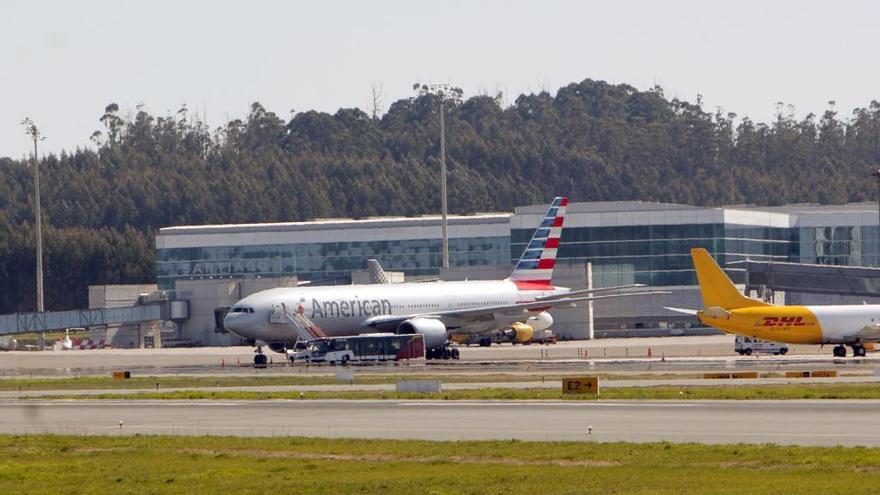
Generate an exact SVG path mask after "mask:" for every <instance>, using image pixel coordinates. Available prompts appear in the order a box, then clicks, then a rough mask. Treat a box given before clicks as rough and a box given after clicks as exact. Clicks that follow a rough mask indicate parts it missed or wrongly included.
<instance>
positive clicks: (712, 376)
mask: <svg viewBox="0 0 880 495" xmlns="http://www.w3.org/2000/svg"><path fill="white" fill-rule="evenodd" d="M703 378H705V379H707V380H730V373H703Z"/></svg>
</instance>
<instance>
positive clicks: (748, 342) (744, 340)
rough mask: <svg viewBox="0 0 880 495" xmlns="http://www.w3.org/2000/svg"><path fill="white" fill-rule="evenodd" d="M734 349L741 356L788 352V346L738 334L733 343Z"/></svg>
mask: <svg viewBox="0 0 880 495" xmlns="http://www.w3.org/2000/svg"><path fill="white" fill-rule="evenodd" d="M733 349H734V350H735V351H736V352H737V354H739V355H740V356H751V355H752V354H758V353H765V354H774V355H777V356H779V355H784V354H785V353H787V352H788V346H787V345H785V344H780V343H779V342H773V341H770V340H761V339H755V338H752V337H743V336H742V335H737V336H736V340H735V341H734V344H733Z"/></svg>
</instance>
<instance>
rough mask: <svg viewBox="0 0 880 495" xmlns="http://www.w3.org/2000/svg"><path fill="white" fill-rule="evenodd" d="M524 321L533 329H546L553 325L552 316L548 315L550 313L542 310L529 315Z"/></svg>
mask: <svg viewBox="0 0 880 495" xmlns="http://www.w3.org/2000/svg"><path fill="white" fill-rule="evenodd" d="M526 323H527V324H528V325H529V326H530V327H532V328H533V329H535V330H539V331H540V330H547V329H548V328H550V326H551V325H553V317H552V316H550V313H548V312H546V311H542V312H540V313H538V314H537V315H535V316H532V317H530V318H529V319H528V320H526Z"/></svg>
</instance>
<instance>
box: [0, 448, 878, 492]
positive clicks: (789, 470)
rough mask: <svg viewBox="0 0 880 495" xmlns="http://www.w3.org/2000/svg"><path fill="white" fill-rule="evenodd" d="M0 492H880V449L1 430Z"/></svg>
mask: <svg viewBox="0 0 880 495" xmlns="http://www.w3.org/2000/svg"><path fill="white" fill-rule="evenodd" d="M0 459H2V461H0V493H10V494H11V493H28V494H52V495H55V494H59V493H77V494H84V495H85V494H106V493H235V494H238V493H260V494H262V493H297V494H367V495H368V494H382V495H386V494H388V495H393V494H417V493H430V494H528V495H535V494H545V493H554V494H556V493H560V494H582V493H586V494H589V493H634V494H678V493H711V494H728V493H753V494H763V493H768V494H779V493H822V494H837V493H839V494H853V493H876V492H877V491H878V488H877V474H878V472H880V449H868V448H806V447H777V446H747V445H733V446H706V445H695V444H685V445H677V444H666V443H660V444H626V443H608V444H598V443H549V442H535V443H531V442H519V441H498V442H424V441H387V440H376V441H373V440H345V439H342V440H335V439H334V440H326V439H306V438H272V439H263V438H256V439H251V438H228V437H158V436H157V437H151V436H146V437H67V436H0Z"/></svg>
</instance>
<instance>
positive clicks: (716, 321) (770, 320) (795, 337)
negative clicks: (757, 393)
mask: <svg viewBox="0 0 880 495" xmlns="http://www.w3.org/2000/svg"><path fill="white" fill-rule="evenodd" d="M697 316H698V317H699V318H700V321H702V322H703V323H705V324H706V325H709V326H713V327H716V328H720V329H722V330H725V331H728V332H732V333H737V334H740V335H745V336H749V337H756V338H759V339H764V340H772V341H776V342H785V343H789V344H854V343H866V342H877V341H880V305H876V304H867V305H841V306H752V307H748V308H739V309H731V310H729V311H728V314H719V313H716V312H712V311H701V312H698V313H697Z"/></svg>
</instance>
